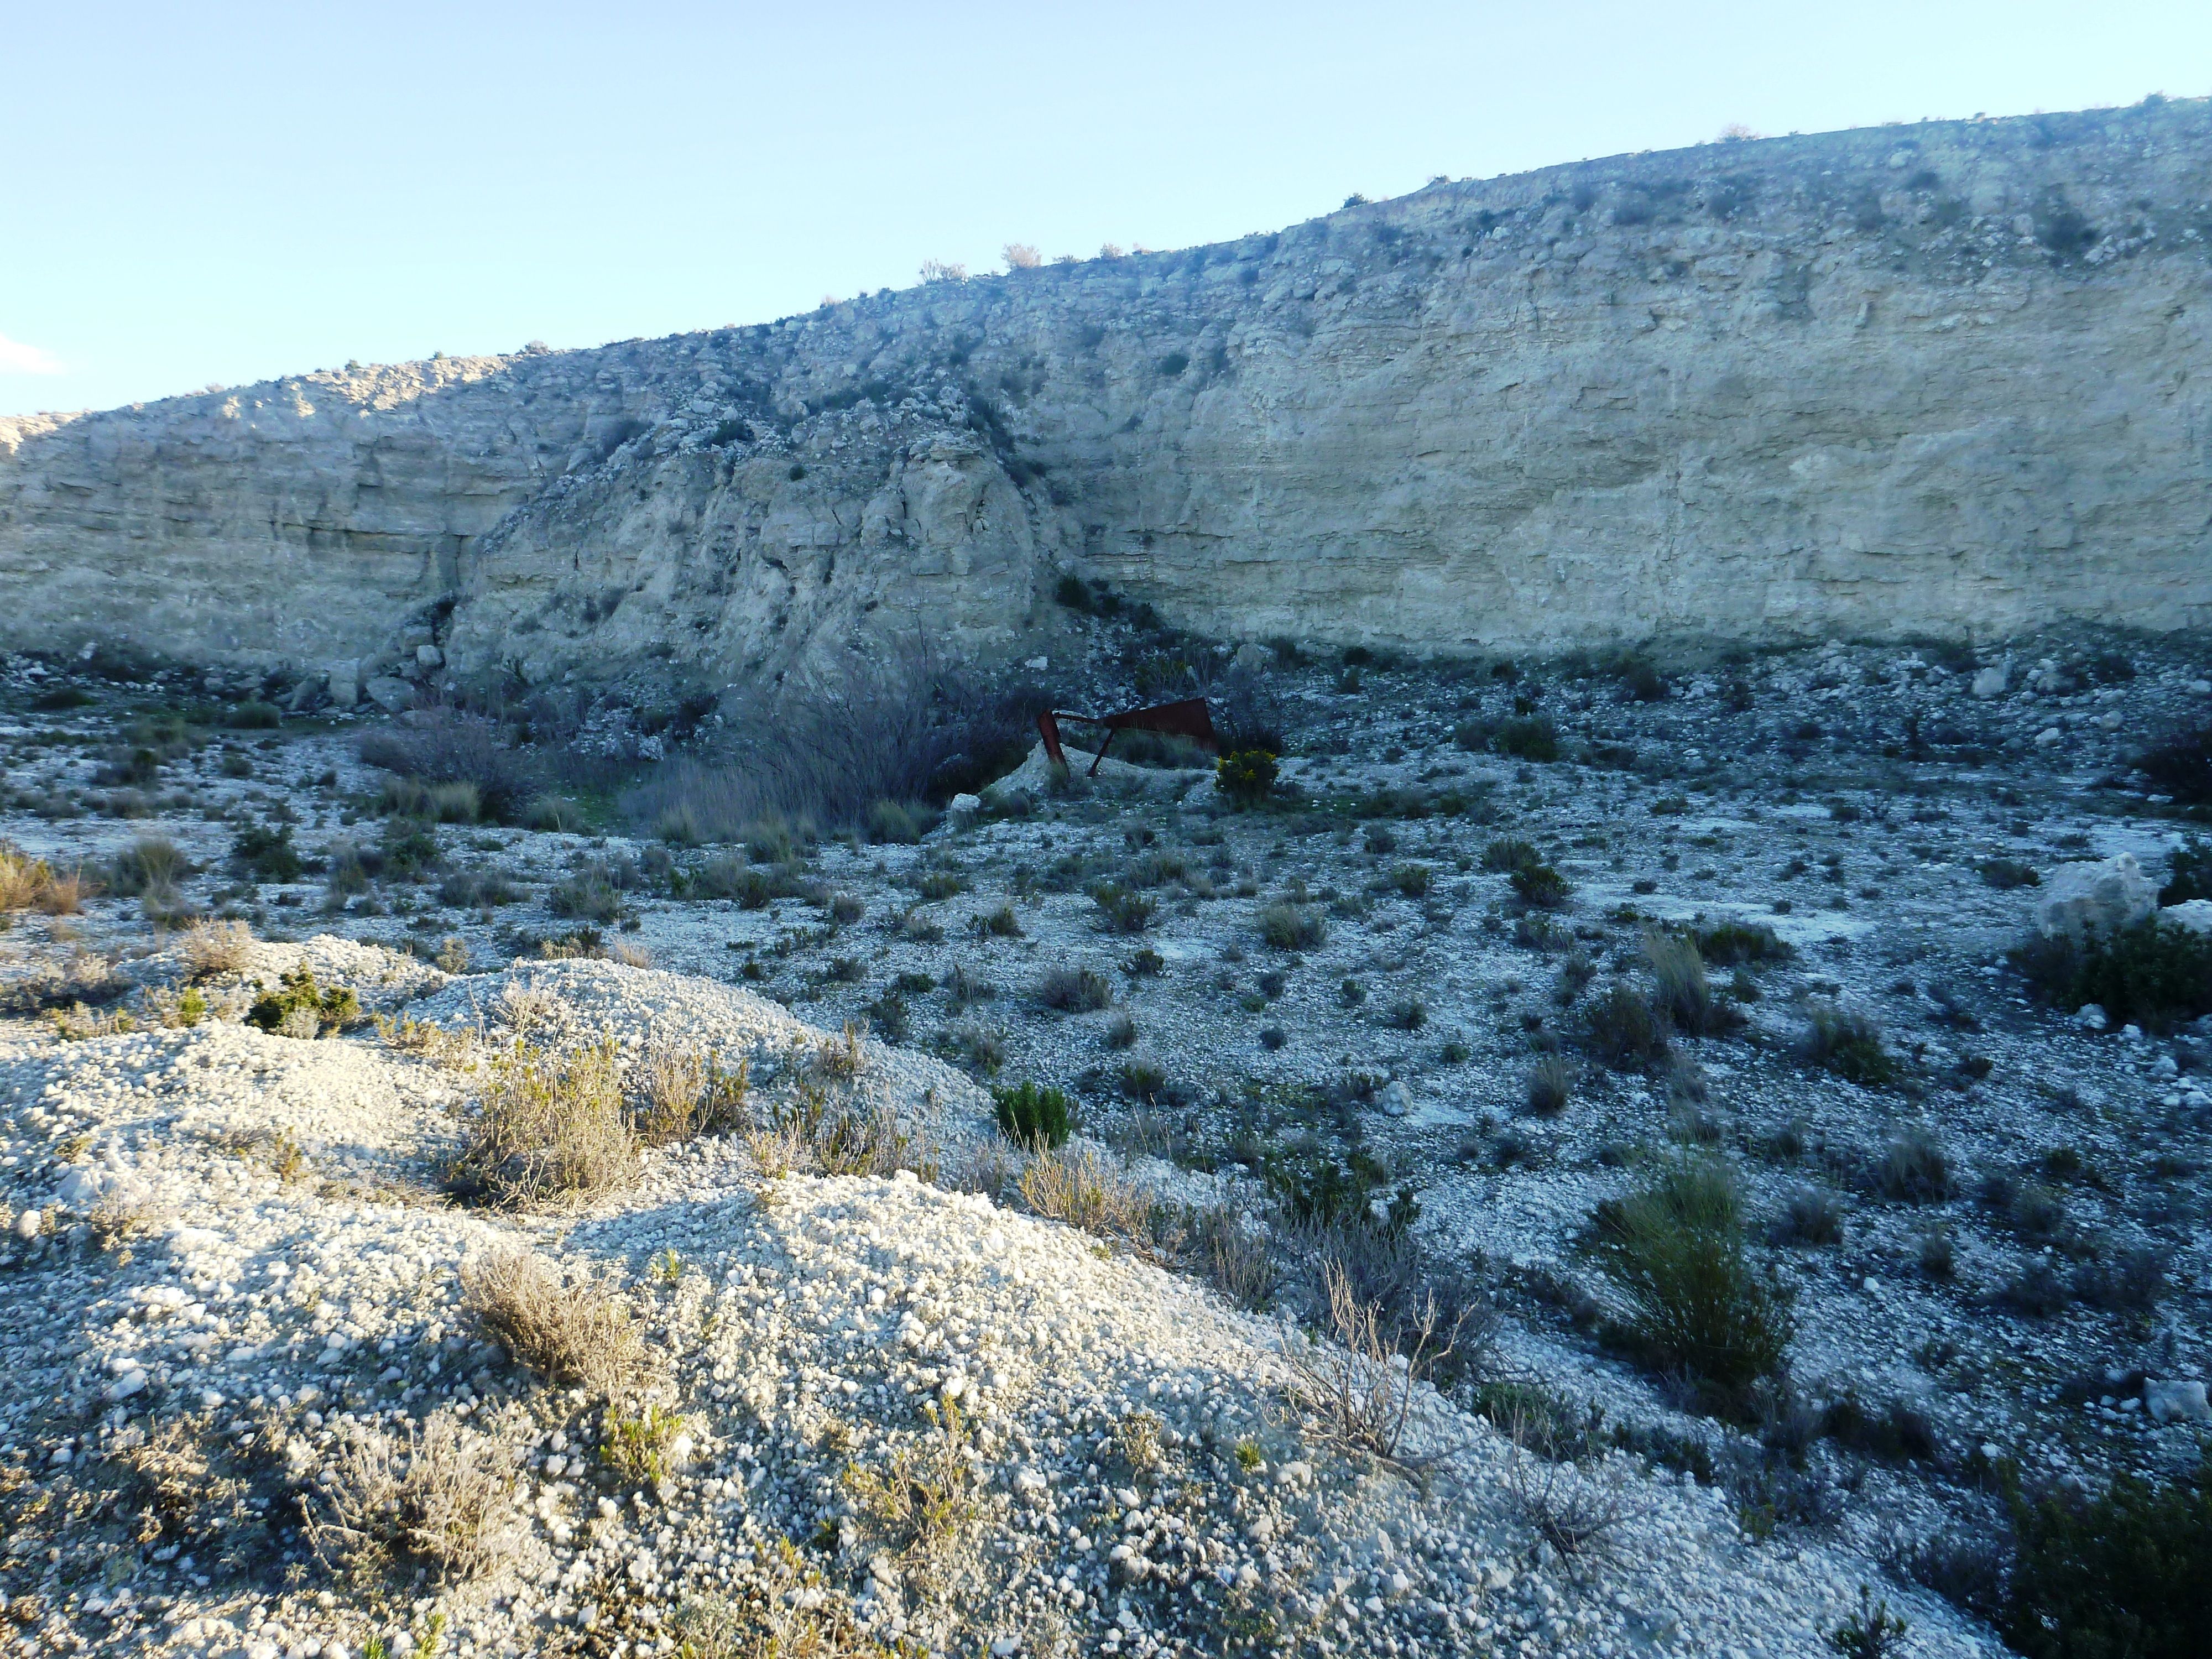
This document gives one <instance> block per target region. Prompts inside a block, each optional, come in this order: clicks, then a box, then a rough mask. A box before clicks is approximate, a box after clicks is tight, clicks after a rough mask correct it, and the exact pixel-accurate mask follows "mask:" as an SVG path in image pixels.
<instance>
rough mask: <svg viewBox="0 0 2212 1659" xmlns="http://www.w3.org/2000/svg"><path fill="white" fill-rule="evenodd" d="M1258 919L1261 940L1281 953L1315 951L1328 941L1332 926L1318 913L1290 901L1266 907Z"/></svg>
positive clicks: (1281, 901) (1279, 901)
mask: <svg viewBox="0 0 2212 1659" xmlns="http://www.w3.org/2000/svg"><path fill="white" fill-rule="evenodd" d="M1258 920H1259V923H1260V937H1261V938H1262V939H1266V940H1267V943H1268V944H1270V945H1273V946H1274V947H1275V949H1277V950H1278V951H1311V950H1315V949H1317V948H1318V947H1319V946H1321V945H1323V944H1325V943H1326V942H1327V941H1328V923H1327V922H1326V921H1323V920H1322V917H1321V916H1320V915H1319V914H1318V913H1316V912H1315V911H1312V910H1307V909H1303V908H1300V907H1299V906H1297V905H1295V904H1292V903H1291V902H1290V901H1289V900H1288V899H1277V900H1276V901H1275V902H1273V903H1272V904H1268V905H1265V906H1262V907H1261V911H1260V915H1259V918H1258Z"/></svg>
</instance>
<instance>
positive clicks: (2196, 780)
mask: <svg viewBox="0 0 2212 1659" xmlns="http://www.w3.org/2000/svg"><path fill="white" fill-rule="evenodd" d="M2136 769H2137V770H2138V771H2140V772H2142V773H2143V774H2145V775H2147V776H2148V777H2149V779H2150V781H2151V784H2152V787H2154V788H2155V789H2157V790H2158V791H2159V793H2161V794H2166V795H2171V796H2172V797H2173V799H2176V800H2177V801H2179V802H2180V803H2181V804H2182V805H2185V806H2203V805H2208V804H2212V726H2197V728H2196V729H2195V730H2193V731H2190V732H2180V733H2179V734H2177V735H2176V736H2174V737H2172V738H2168V739H2166V742H2164V743H2161V744H2158V745H2157V746H2156V747H2155V748H2154V749H2150V750H2147V751H2145V752H2144V753H2142V754H2141V755H2138V756H2136Z"/></svg>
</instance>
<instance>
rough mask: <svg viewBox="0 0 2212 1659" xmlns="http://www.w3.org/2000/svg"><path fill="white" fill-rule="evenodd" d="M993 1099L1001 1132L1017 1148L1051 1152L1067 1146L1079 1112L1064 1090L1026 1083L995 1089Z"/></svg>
mask: <svg viewBox="0 0 2212 1659" xmlns="http://www.w3.org/2000/svg"><path fill="white" fill-rule="evenodd" d="M991 1099H992V1101H993V1103H994V1105H995V1106H996V1108H997V1112H998V1119H999V1133H1001V1134H1003V1135H1005V1136H1006V1139H1009V1140H1011V1141H1012V1142H1014V1143H1015V1144H1016V1145H1017V1146H1027V1147H1030V1148H1031V1149H1035V1148H1036V1147H1040V1146H1042V1147H1044V1148H1046V1149H1047V1150H1048V1151H1049V1150H1051V1149H1053V1148H1055V1147H1059V1146H1065V1145H1066V1143H1067V1136H1068V1132H1069V1131H1070V1130H1071V1129H1072V1128H1073V1127H1074V1121H1075V1111H1074V1107H1073V1103H1071V1102H1070V1101H1069V1099H1068V1097H1067V1096H1066V1094H1065V1093H1063V1092H1062V1091H1060V1090H1058V1089H1053V1088H1048V1087H1046V1086H1044V1085H1041V1084H1037V1083H1033V1082H1029V1081H1024V1082H1021V1083H1018V1084H1016V1085H1013V1086H1012V1087H1011V1088H1002V1089H994V1090H992V1091H991Z"/></svg>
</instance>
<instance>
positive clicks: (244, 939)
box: [178, 921, 253, 980]
mask: <svg viewBox="0 0 2212 1659" xmlns="http://www.w3.org/2000/svg"><path fill="white" fill-rule="evenodd" d="M178 950H179V952H180V953H181V954H182V955H183V957H184V959H185V971H186V972H187V973H189V974H190V975H191V977H192V978H194V979H196V980H197V979H213V978H214V977H215V976H216V975H218V974H242V973H244V972H245V971H246V969H248V968H249V967H251V966H252V963H253V929H252V927H248V926H247V925H246V923H245V922H242V921H195V922H194V923H192V924H191V927H187V928H185V936H184V939H183V941H182V942H181V943H180V944H179V946H178Z"/></svg>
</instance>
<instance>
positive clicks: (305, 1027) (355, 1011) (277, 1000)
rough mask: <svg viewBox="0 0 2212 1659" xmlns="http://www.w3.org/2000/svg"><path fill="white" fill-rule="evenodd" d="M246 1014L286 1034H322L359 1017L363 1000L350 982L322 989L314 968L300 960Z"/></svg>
mask: <svg viewBox="0 0 2212 1659" xmlns="http://www.w3.org/2000/svg"><path fill="white" fill-rule="evenodd" d="M360 1018H361V1001H360V999H359V998H357V997H356V996H355V995H354V994H353V987H351V986H349V985H333V986H331V987H330V988H329V989H328V990H324V989H322V988H321V987H319V986H318V985H317V984H316V983H315V975H314V970H313V969H311V968H309V967H308V966H307V963H301V964H300V965H299V966H298V967H297V968H295V969H292V971H291V972H290V973H289V974H287V975H284V977H283V979H282V980H281V981H279V982H278V984H277V987H276V990H274V991H271V992H267V993H264V994H263V995H261V996H259V997H258V998H256V999H255V1000H254V1002H253V1006H252V1007H250V1008H249V1009H247V1010H246V1020H247V1023H248V1024H254V1025H258V1026H259V1027H260V1028H261V1029H262V1030H264V1031H271V1032H275V1033H277V1034H278V1035H281V1036H307V1037H313V1036H321V1035H322V1033H324V1032H325V1031H333V1030H338V1029H339V1028H340V1027H342V1026H345V1025H350V1024H354V1023H355V1022H356V1021H357V1020H359V1019H360Z"/></svg>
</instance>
